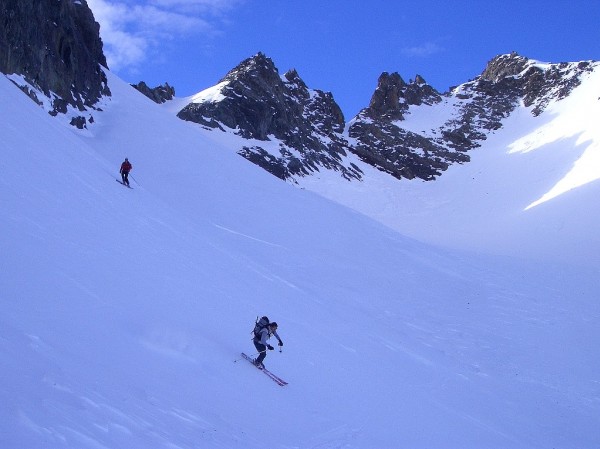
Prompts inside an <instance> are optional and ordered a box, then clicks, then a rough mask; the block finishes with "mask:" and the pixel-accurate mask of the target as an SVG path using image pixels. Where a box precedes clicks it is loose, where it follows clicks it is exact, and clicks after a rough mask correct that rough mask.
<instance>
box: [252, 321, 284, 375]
mask: <svg viewBox="0 0 600 449" xmlns="http://www.w3.org/2000/svg"><path fill="white" fill-rule="evenodd" d="M265 318H266V317H265ZM271 335H275V337H276V338H277V340H279V346H283V341H281V338H279V335H277V323H276V322H275V321H273V322H272V323H268V324H266V325H264V326H263V327H262V328H260V329H259V330H258V331H256V332H254V338H253V340H252V342H253V343H254V346H255V347H256V350H257V351H258V352H259V355H258V357H257V358H256V359H255V360H254V364H255V365H256V366H257V367H258V368H264V367H265V365H263V360H264V359H265V357H266V356H267V349H269V351H272V350H273V349H274V348H273V346H271V345H270V344H269V343H268V341H269V338H271Z"/></svg>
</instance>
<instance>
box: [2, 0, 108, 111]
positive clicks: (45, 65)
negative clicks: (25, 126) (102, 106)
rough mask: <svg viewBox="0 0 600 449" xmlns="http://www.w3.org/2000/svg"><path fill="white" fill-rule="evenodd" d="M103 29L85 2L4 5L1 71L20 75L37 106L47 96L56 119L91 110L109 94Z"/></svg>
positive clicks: (15, 0)
mask: <svg viewBox="0 0 600 449" xmlns="http://www.w3.org/2000/svg"><path fill="white" fill-rule="evenodd" d="M99 30H100V27H99V25H98V23H96V21H95V20H94V17H93V14H92V11H91V10H90V8H89V7H88V5H87V2H86V1H85V0H43V1H39V0H3V1H2V3H1V4H0V71H1V72H3V73H5V74H7V75H13V74H14V75H21V76H22V78H23V79H24V81H25V82H26V83H28V84H29V86H27V85H21V88H22V89H23V90H24V91H26V92H27V93H28V94H29V95H30V96H31V97H32V98H33V99H34V100H36V101H38V102H39V103H41V100H42V99H40V98H37V94H36V92H35V91H36V90H37V91H39V92H41V93H42V94H43V95H45V96H46V97H48V98H49V99H50V103H51V111H50V112H51V113H52V114H57V113H65V112H66V111H67V108H68V106H71V107H73V108H76V109H77V110H79V111H85V110H87V109H88V108H92V109H93V108H94V107H95V105H96V104H97V103H98V101H99V100H100V98H101V97H102V96H107V95H110V90H109V88H108V85H107V79H106V75H105V74H104V71H103V70H102V69H103V67H106V58H105V56H104V53H103V51H102V41H101V39H100V35H99ZM19 84H21V83H19Z"/></svg>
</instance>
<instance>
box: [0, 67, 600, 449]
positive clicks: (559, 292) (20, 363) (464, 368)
mask: <svg viewBox="0 0 600 449" xmlns="http://www.w3.org/2000/svg"><path fill="white" fill-rule="evenodd" d="M109 83H110V88H111V91H112V92H113V95H114V96H113V98H112V99H110V100H108V101H106V102H105V104H103V105H102V109H103V112H101V113H100V112H94V118H95V124H94V125H93V126H91V127H90V128H89V130H87V131H77V130H75V129H73V128H72V127H69V126H67V125H65V124H64V123H63V121H62V120H61V117H60V116H58V117H57V118H53V117H51V116H49V115H48V114H47V113H46V112H44V111H43V110H42V109H41V108H39V107H38V106H36V105H35V103H33V102H32V101H31V100H30V99H29V98H27V97H26V96H25V95H24V94H23V93H22V92H21V91H19V90H18V89H17V88H16V87H15V86H14V85H13V84H12V83H11V82H10V81H8V80H7V79H6V78H5V77H0V92H1V94H2V101H0V120H1V121H0V128H1V129H2V156H3V157H2V162H1V164H2V176H0V205H1V207H0V235H1V237H0V239H1V240H0V241H1V248H0V366H1V367H2V368H1V369H0V378H1V382H0V404H1V405H0V447H2V448H7V449H8V448H11V449H12V448H15V449H16V448H27V449H47V448H52V449H59V448H66V449H74V448H77V449H88V448H89V449H99V448H108V449H122V448H127V449H148V448H153V449H160V448H165V449H166V448H168V449H192V448H194V449H197V448H245V449H247V448H250V449H253V448H256V449H258V448H263V447H265V446H268V447H270V448H273V449H290V448H361V449H362V448H364V449H371V448H385V449H388V448H389V449H393V448H401V447H404V448H467V447H475V448H507V447H509V448H549V447H561V448H592V447H597V446H598V443H599V441H600V430H599V429H600V375H599V373H600V360H599V352H598V349H597V346H598V344H597V342H598V341H599V337H600V330H599V327H598V318H599V303H598V297H597V294H598V291H599V288H598V287H599V282H598V275H599V273H598V263H597V258H596V259H594V258H593V257H591V256H589V254H588V253H587V252H582V253H579V252H578V251H577V250H576V249H575V248H573V249H572V251H571V253H570V254H568V255H567V254H564V255H563V254H561V253H557V252H556V248H557V245H556V242H555V241H554V240H556V236H557V235H560V236H561V239H562V240H563V241H564V242H577V241H579V242H585V245H586V247H587V248H588V249H589V253H590V254H593V253H597V249H598V242H597V237H596V235H597V234H596V231H597V230H596V228H595V226H594V227H593V226H591V223H594V224H595V223H597V220H595V219H596V218H597V217H598V212H597V211H598V208H597V207H596V202H597V195H596V194H597V188H598V186H597V184H598V183H597V181H596V182H589V183H587V184H585V185H584V186H581V187H578V188H576V189H572V190H571V191H570V192H567V193H565V194H562V195H559V196H557V197H555V198H554V199H552V200H551V201H546V202H544V203H542V204H540V205H539V206H536V207H533V208H530V209H529V210H527V211H525V208H526V207H527V206H528V205H530V204H531V203H532V202H533V201H536V200H537V199H539V198H542V197H543V195H544V194H546V193H548V192H549V191H550V190H551V189H552V188H553V187H554V186H555V185H556V184H557V183H558V182H559V181H560V180H561V179H563V178H564V177H565V175H566V174H567V173H569V172H570V171H571V170H572V166H573V164H574V163H575V161H577V160H580V159H581V157H582V155H583V154H584V153H585V152H586V151H590V150H593V149H594V148H596V147H594V146H593V145H592V143H593V142H592V143H588V144H587V145H586V144H585V142H587V140H585V142H584V143H583V144H581V145H579V144H578V142H580V139H582V136H583V134H582V133H574V134H571V135H569V136H567V137H566V138H564V139H558V140H556V139H554V140H552V143H551V144H549V145H545V146H542V147H540V148H539V149H536V150H535V151H529V152H525V153H523V152H519V151H517V152H515V151H513V152H512V153H511V152H510V151H511V148H512V149H515V148H517V147H515V146H514V145H513V144H514V143H515V142H517V141H519V139H521V138H523V137H524V136H526V135H528V134H531V133H532V132H535V130H536V129H537V126H538V125H537V123H540V122H539V121H538V122H535V121H534V119H533V118H531V117H530V115H529V114H528V111H525V110H523V111H521V112H520V113H519V114H521V118H522V120H519V116H515V118H514V119H512V120H513V122H512V123H511V122H509V123H507V124H506V131H505V132H499V133H498V134H497V135H495V136H492V137H491V138H490V139H489V140H488V142H489V143H486V145H485V146H484V147H482V148H481V149H479V150H477V152H474V153H473V162H472V163H471V164H466V165H463V166H457V167H454V168H453V169H451V170H449V172H448V173H447V174H445V175H444V176H443V177H441V178H440V180H439V181H436V182H435V183H408V184H407V183H393V182H391V181H389V179H388V178H385V177H383V176H378V173H375V172H374V173H372V174H373V176H370V175H371V173H367V176H366V177H365V181H363V182H361V183H357V182H353V183H347V182H346V181H343V183H341V184H340V180H339V177H338V179H337V180H336V179H335V178H334V176H333V175H332V176H331V177H330V178H327V177H326V176H325V173H321V175H320V176H321V178H322V179H321V182H323V183H324V185H327V186H328V188H330V192H329V193H331V196H332V197H334V196H336V195H337V196H338V197H339V198H336V199H340V200H344V201H343V202H346V203H348V204H349V203H352V202H353V201H355V202H356V205H357V206H360V205H361V203H362V206H361V207H357V209H359V210H362V211H364V212H368V213H372V215H373V216H374V217H375V218H377V219H381V221H383V222H386V220H385V219H384V218H385V217H388V221H389V220H390V218H389V217H394V222H393V223H388V224H391V225H394V227H395V228H396V229H398V230H399V231H398V230H394V229H392V228H390V227H384V226H382V225H381V224H378V223H377V222H375V221H373V220H371V219H369V218H367V217H365V216H364V215H361V214H359V213H357V212H355V211H353V210H352V209H351V208H346V207H344V206H340V205H339V204H336V203H334V202H332V201H329V200H326V199H324V198H322V197H320V196H318V195H316V194H314V193H312V192H310V191H308V190H302V189H298V188H296V187H294V186H291V185H289V184H286V183H284V182H282V181H280V180H278V179H276V178H274V177H272V176H271V175H269V174H267V173H266V172H264V171H263V170H261V169H258V168H257V167H256V166H254V165H252V164H250V163H249V162H247V161H246V160H244V159H243V158H241V157H240V156H238V155H237V154H236V153H235V151H236V150H237V149H239V146H238V145H239V140H236V139H237V138H236V137H235V136H233V135H232V134H231V133H221V132H209V131H205V130H203V129H201V128H200V127H199V126H197V125H193V124H190V123H186V122H183V121H181V120H179V119H177V118H175V116H174V114H173V113H172V111H169V110H168V108H169V107H172V105H171V106H158V105H155V104H154V103H152V102H151V101H150V100H148V99H146V98H145V97H143V96H142V95H141V94H139V93H138V92H137V91H135V90H134V89H133V88H131V87H130V86H129V85H127V84H126V83H123V82H121V81H120V80H118V79H117V78H115V77H114V76H112V75H109ZM582 88H583V86H582ZM597 97H598V95H596V96H595V98H597ZM553 118H554V116H553V115H551V114H547V115H546V114H545V115H544V116H543V117H540V119H541V121H542V122H543V123H544V124H545V123H549V122H550V121H551V120H552V119H553ZM587 132H590V133H591V132H593V131H592V130H588V131H587ZM558 144H560V146H557V145H558ZM511 145H513V146H512V147H511ZM521 148H522V147H521ZM561 148H563V149H564V151H561V152H560V154H558V155H554V154H552V155H551V154H547V153H551V152H553V150H556V149H561ZM594 151H595V150H594ZM126 156H127V157H128V158H129V160H130V161H131V162H132V164H133V167H134V168H133V171H132V173H131V175H132V186H133V190H130V189H126V188H124V187H123V186H121V185H120V184H118V183H117V182H115V181H114V180H115V179H116V178H117V177H118V168H119V165H120V163H121V161H122V160H123V158H124V157H126ZM550 160H552V161H553V164H551V163H550V162H549V161H550ZM336 189H337V190H336ZM334 194H335V195H334ZM366 198H369V199H370V203H371V209H368V208H367V206H366V204H367V201H365V199H366ZM351 205H354V204H351ZM558 211H560V212H562V213H566V212H568V213H569V214H573V215H576V216H577V217H578V219H579V220H580V221H579V223H580V226H579V227H578V228H577V227H574V226H573V223H572V222H571V221H570V220H571V215H566V216H565V217H564V218H565V221H564V223H563V225H564V226H563V228H562V229H563V231H562V233H559V232H558V231H557V229H556V227H557V226H559V225H560V223H559V221H557V220H558V217H561V216H562V215H561V214H559V213H558ZM542 212H543V213H542ZM480 226H484V227H485V228H486V229H485V230H481V229H478V228H479V227H480ZM533 230H535V236H536V238H537V240H536V241H535V242H536V243H537V246H536V245H532V244H531V242H530V241H529V237H530V236H531V235H532V231H533ZM484 231H485V232H484ZM508 231H510V233H509V232H508ZM513 231H514V232H513ZM403 234H408V235H413V236H416V237H431V238H429V239H424V240H429V241H432V242H433V241H435V240H438V243H439V244H441V245H443V246H445V247H446V248H448V247H449V246H451V245H450V243H452V244H453V245H454V247H455V248H453V249H442V248H441V247H436V246H432V245H429V244H424V243H419V242H417V241H416V240H413V239H411V238H409V237H406V236H405V235H403ZM434 235H435V237H436V238H433V237H432V236H434ZM496 236H497V238H498V240H499V241H502V240H504V241H505V242H507V246H508V247H509V248H511V249H514V248H515V247H518V246H519V245H521V246H522V247H523V252H524V255H526V256H528V257H526V258H523V259H522V258H520V257H519V254H518V253H515V252H512V253H511V252H509V253H510V254H509V255H508V256H506V257H496V256H491V255H488V254H487V253H490V252H491V250H493V249H494V245H491V244H490V240H493V238H492V237H496ZM509 237H510V238H509ZM595 239H596V240H595ZM467 243H468V245H467ZM561 244H562V243H561ZM561 248H562V247H560V246H559V247H558V249H561ZM465 250H473V251H474V252H468V251H465ZM544 252H547V253H548V254H549V257H548V258H547V259H544V257H540V255H543V254H544ZM550 256H552V257H550ZM567 256H568V257H567ZM262 314H267V315H268V316H269V317H270V318H271V319H273V320H276V321H278V323H279V334H280V335H281V337H282V338H283V341H284V346H283V350H282V352H281V353H280V352H278V351H273V352H271V353H269V355H268V357H267V359H266V361H265V363H266V364H267V366H268V367H269V368H270V369H271V370H272V371H273V372H275V373H277V374H278V375H280V376H281V377H283V378H284V379H285V380H287V381H288V382H289V385H288V386H286V387H284V388H282V387H280V386H278V385H276V384H275V383H273V382H272V381H271V380H269V379H268V378H267V377H266V376H264V375H263V374H261V373H260V372H258V371H257V370H256V369H255V368H253V367H252V366H250V365H249V364H248V363H247V362H245V361H243V360H239V353H240V352H241V351H246V352H254V349H253V346H252V344H251V341H250V333H249V332H250V330H251V327H252V324H253V321H254V319H255V318H256V316H257V315H262Z"/></svg>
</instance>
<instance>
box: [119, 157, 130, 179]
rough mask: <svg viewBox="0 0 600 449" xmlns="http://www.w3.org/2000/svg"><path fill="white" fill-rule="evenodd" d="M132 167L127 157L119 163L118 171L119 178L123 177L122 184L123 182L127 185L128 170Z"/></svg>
mask: <svg viewBox="0 0 600 449" xmlns="http://www.w3.org/2000/svg"><path fill="white" fill-rule="evenodd" d="M132 168H133V166H132V165H131V162H129V159H127V158H125V160H124V161H123V163H122V164H121V170H120V173H121V178H122V179H123V184H125V185H126V186H129V172H130V171H131V169H132Z"/></svg>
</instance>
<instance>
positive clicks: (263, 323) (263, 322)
mask: <svg viewBox="0 0 600 449" xmlns="http://www.w3.org/2000/svg"><path fill="white" fill-rule="evenodd" d="M268 325H269V318H267V317H266V316H263V317H262V318H260V319H259V318H258V317H256V321H255V322H254V329H253V330H252V339H253V340H260V331H261V330H263V329H264V328H265V327H267V326H268Z"/></svg>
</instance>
